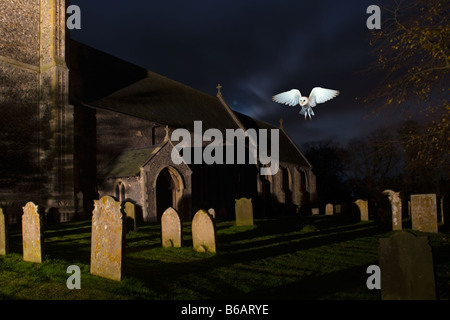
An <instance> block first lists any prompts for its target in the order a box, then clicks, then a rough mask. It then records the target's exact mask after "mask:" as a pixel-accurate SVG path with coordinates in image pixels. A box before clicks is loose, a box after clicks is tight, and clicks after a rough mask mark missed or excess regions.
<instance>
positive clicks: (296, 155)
mask: <svg viewBox="0 0 450 320" xmlns="http://www.w3.org/2000/svg"><path fill="white" fill-rule="evenodd" d="M234 113H235V114H236V115H237V117H238V118H239V121H240V122H241V123H242V125H243V126H244V127H245V128H246V129H249V128H252V129H255V130H259V129H267V130H268V134H267V142H268V145H269V146H270V145H271V142H270V137H271V136H270V131H269V130H271V129H280V128H277V127H275V126H274V125H271V124H269V123H266V122H264V121H260V120H257V119H254V118H251V117H249V116H247V115H245V114H242V113H240V112H237V111H235V112H234ZM279 143H280V148H279V152H280V154H279V156H280V159H279V160H280V162H287V163H295V164H298V165H300V166H304V167H308V168H311V167H312V166H311V164H310V163H309V162H308V160H307V159H306V157H305V156H304V155H303V153H302V152H301V151H300V150H299V149H298V147H297V146H296V145H295V143H294V142H293V141H292V140H291V138H290V137H289V135H288V134H287V133H286V132H285V131H284V130H283V129H280V140H279Z"/></svg>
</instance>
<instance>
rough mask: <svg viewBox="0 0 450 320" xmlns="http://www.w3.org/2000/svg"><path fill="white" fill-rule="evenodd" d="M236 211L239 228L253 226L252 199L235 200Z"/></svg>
mask: <svg viewBox="0 0 450 320" xmlns="http://www.w3.org/2000/svg"><path fill="white" fill-rule="evenodd" d="M235 211H236V225H237V226H253V224H254V223H253V205H252V199H251V198H250V199H247V198H241V199H239V200H235Z"/></svg>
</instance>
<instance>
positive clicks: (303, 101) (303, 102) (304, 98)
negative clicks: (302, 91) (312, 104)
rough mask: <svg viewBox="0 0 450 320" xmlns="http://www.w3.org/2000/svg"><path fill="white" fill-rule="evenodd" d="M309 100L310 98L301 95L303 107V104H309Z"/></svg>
mask: <svg viewBox="0 0 450 320" xmlns="http://www.w3.org/2000/svg"><path fill="white" fill-rule="evenodd" d="M308 101H309V99H308V98H307V97H301V98H300V105H301V106H302V107H303V106H306V105H307V104H308Z"/></svg>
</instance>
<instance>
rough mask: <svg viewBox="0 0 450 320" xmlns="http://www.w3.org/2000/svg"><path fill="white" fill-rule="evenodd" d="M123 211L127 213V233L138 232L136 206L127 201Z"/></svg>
mask: <svg viewBox="0 0 450 320" xmlns="http://www.w3.org/2000/svg"><path fill="white" fill-rule="evenodd" d="M123 211H124V213H125V226H126V231H127V232H128V231H133V230H136V228H137V226H136V206H135V204H134V203H132V202H130V201H126V202H125V204H124V209H123Z"/></svg>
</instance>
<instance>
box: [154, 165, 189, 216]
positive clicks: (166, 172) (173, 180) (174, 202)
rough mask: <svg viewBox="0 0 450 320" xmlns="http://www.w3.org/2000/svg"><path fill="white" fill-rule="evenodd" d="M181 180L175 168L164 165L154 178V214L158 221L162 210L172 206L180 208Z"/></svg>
mask: <svg viewBox="0 0 450 320" xmlns="http://www.w3.org/2000/svg"><path fill="white" fill-rule="evenodd" d="M183 189H184V184H183V180H182V178H181V176H180V174H179V173H178V171H177V170H176V169H175V168H172V167H166V168H164V169H162V170H161V171H160V173H159V175H158V177H157V178H156V188H155V196H156V199H155V200H156V215H157V219H158V221H160V220H161V216H162V214H163V213H164V211H165V210H166V209H167V208H169V207H172V208H174V209H176V210H180V208H179V203H180V199H181V197H182V194H183Z"/></svg>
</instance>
